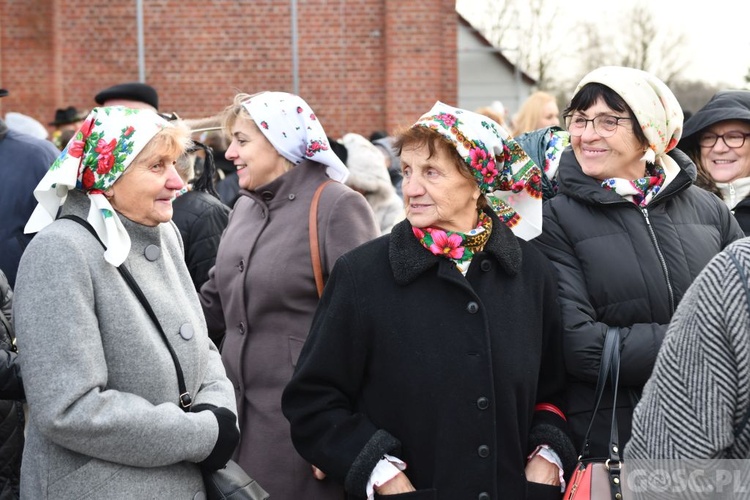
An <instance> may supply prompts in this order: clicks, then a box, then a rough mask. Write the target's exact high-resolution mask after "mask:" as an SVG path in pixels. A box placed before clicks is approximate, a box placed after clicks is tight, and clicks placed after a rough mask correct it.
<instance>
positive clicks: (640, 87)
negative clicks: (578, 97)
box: [573, 66, 684, 177]
mask: <svg viewBox="0 0 750 500" xmlns="http://www.w3.org/2000/svg"><path fill="white" fill-rule="evenodd" d="M587 83H601V84H602V85H606V86H607V87H609V88H611V89H612V90H614V91H615V92H617V94H618V95H619V96H620V97H622V98H623V100H624V101H625V102H626V103H627V105H628V106H629V107H630V109H631V110H632V111H633V114H634V115H635V117H636V119H637V120H638V125H640V127H641V129H642V130H643V133H644V135H645V136H646V138H647V139H648V142H649V145H648V149H646V151H645V154H644V155H643V158H642V159H643V160H645V161H647V162H649V163H655V164H657V165H661V166H662V167H664V169H665V170H666V171H667V176H668V177H669V174H670V172H675V171H679V166H678V165H677V163H676V162H675V161H674V160H673V159H672V158H670V157H669V156H667V153H668V152H669V151H671V150H672V149H674V148H675V146H677V142H678V141H679V140H680V137H681V136H682V123H683V119H684V117H683V114H682V108H681V107H680V103H679V102H678V101H677V98H676V97H675V96H674V94H673V93H672V91H671V90H669V87H667V86H666V85H665V84H664V82H662V81H661V80H659V79H658V78H656V77H655V76H654V75H652V74H651V73H648V72H646V71H642V70H640V69H635V68H626V67H622V66H604V67H601V68H597V69H595V70H594V71H592V72H590V73H589V74H587V75H586V76H584V77H583V79H582V80H581V81H580V82H579V83H578V87H576V90H575V92H574V93H573V94H574V95H575V94H577V93H578V91H579V90H581V88H582V87H583V86H584V85H586V84H587Z"/></svg>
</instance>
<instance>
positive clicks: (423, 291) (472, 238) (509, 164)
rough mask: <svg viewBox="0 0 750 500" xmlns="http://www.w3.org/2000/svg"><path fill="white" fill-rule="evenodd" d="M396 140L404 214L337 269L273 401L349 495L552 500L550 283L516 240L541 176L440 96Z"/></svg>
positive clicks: (564, 455)
mask: <svg viewBox="0 0 750 500" xmlns="http://www.w3.org/2000/svg"><path fill="white" fill-rule="evenodd" d="M396 145H397V147H398V148H399V150H400V156H401V167H402V171H403V176H404V182H403V195H404V203H405V207H406V217H407V219H406V220H405V221H402V222H400V223H399V224H397V225H396V226H395V227H394V228H393V230H392V232H391V233H390V235H388V236H385V237H382V238H379V239H377V240H375V241H373V242H370V243H368V244H366V245H363V246H362V247H360V248H358V249H356V250H354V251H353V252H350V253H348V254H347V255H345V256H344V257H343V258H341V259H340V260H339V262H338V263H337V264H336V267H335V268H334V271H333V274H332V275H331V279H330V281H329V285H328V287H327V288H326V290H325V293H324V294H323V298H322V301H321V304H320V307H319V308H318V311H317V314H316V316H315V320H314V321H313V325H312V329H311V332H310V336H309V338H308V341H307V343H306V344H305V347H304V349H303V351H302V354H301V355H300V359H299V362H298V364H297V370H296V372H295V375H294V377H293V379H292V381H291V382H290V384H289V385H288V386H287V389H286V391H285V393H284V399H283V409H284V414H285V415H286V417H287V418H288V419H289V421H290V422H291V427H292V439H293V440H294V443H295V446H296V447H297V449H298V450H299V451H300V453H301V454H302V455H303V456H304V457H305V458H307V459H308V460H309V461H310V462H312V463H313V464H315V465H316V466H318V467H319V468H320V469H321V470H322V471H323V472H324V473H326V474H328V476H329V477H332V478H333V479H334V480H336V481H337V482H339V483H341V484H343V485H344V488H345V489H346V491H347V492H348V493H349V494H350V495H351V497H353V498H364V497H370V498H372V497H373V496H374V495H376V494H377V495H381V496H384V495H394V494H396V495H397V494H399V493H405V492H409V491H415V490H416V493H412V494H411V495H409V498H420V499H421V498H424V499H443V500H453V499H457V498H479V499H485V500H487V499H491V498H495V499H497V498H503V499H524V498H560V496H561V477H562V470H563V469H564V468H565V467H569V466H571V465H572V463H573V462H574V461H575V453H574V450H573V447H572V443H571V442H570V441H569V439H568V437H567V434H566V424H565V418H566V417H565V412H564V406H563V396H564V387H565V380H564V366H563V360H562V350H561V349H562V347H561V340H562V339H561V336H560V328H559V327H560V323H559V312H558V308H557V292H556V290H557V285H556V282H555V279H554V270H553V269H552V266H551V264H550V263H549V262H548V261H547V259H546V258H545V257H544V256H543V255H542V254H541V253H540V252H539V251H538V250H536V249H535V248H534V247H533V246H531V245H530V244H529V243H527V242H526V241H524V239H528V238H533V237H534V236H536V235H537V234H539V230H540V219H541V203H542V194H541V183H540V174H541V172H540V170H539V168H538V167H537V166H536V165H535V164H534V163H533V162H531V161H530V160H529V158H528V156H526V154H525V153H524V152H523V150H522V149H521V148H520V147H519V146H518V145H517V144H516V143H515V141H513V139H512V138H510V135H509V134H508V132H506V131H505V130H503V129H502V128H501V127H500V126H499V125H498V124H497V123H495V122H494V121H492V120H491V119H489V118H487V117H485V116H482V115H479V114H476V113H473V112H470V111H466V110H462V109H457V108H453V107H451V106H448V105H446V104H443V103H440V102H438V103H437V104H435V106H434V107H433V109H431V110H430V111H429V112H427V113H426V114H425V115H423V116H422V117H421V118H420V119H419V120H418V121H417V122H416V123H415V124H414V125H413V126H412V127H411V128H409V129H408V130H406V131H404V132H403V133H401V134H400V135H398V136H397V142H396ZM514 232H515V234H514Z"/></svg>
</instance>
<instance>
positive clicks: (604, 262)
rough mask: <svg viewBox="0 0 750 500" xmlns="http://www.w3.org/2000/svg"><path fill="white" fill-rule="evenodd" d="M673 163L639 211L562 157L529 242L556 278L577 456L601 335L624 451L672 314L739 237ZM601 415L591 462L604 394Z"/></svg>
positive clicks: (605, 437) (597, 449)
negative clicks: (614, 351)
mask: <svg viewBox="0 0 750 500" xmlns="http://www.w3.org/2000/svg"><path fill="white" fill-rule="evenodd" d="M671 155H672V157H673V158H674V159H675V160H676V161H677V162H678V164H680V166H681V167H682V169H681V171H680V173H679V174H678V175H677V177H676V178H675V179H674V180H672V182H671V183H670V184H669V185H667V186H666V187H665V188H664V190H663V191H661V192H660V193H659V194H658V195H657V196H656V197H655V198H654V199H653V200H652V201H651V203H650V204H649V206H648V208H647V209H643V210H642V209H640V208H639V207H638V206H636V205H635V204H633V203H631V202H630V201H627V200H625V199H624V198H622V197H621V196H620V195H618V194H616V193H614V192H613V191H609V190H606V189H604V188H602V187H601V185H600V183H599V181H597V180H595V179H593V178H591V177H589V176H587V175H585V174H584V173H583V172H582V171H581V167H580V165H579V164H578V162H577V160H576V158H575V156H574V154H573V152H572V150H571V149H570V148H568V149H566V151H565V152H564V153H563V155H562V159H561V162H560V169H559V171H558V172H559V173H558V176H559V181H560V191H559V193H558V194H557V196H555V197H554V198H552V199H551V200H549V201H547V202H546V203H545V206H544V222H543V226H542V227H543V234H542V235H541V236H539V237H538V238H537V239H536V240H534V241H535V243H536V245H537V246H538V247H539V248H540V249H541V250H542V251H543V252H544V253H545V254H546V255H547V256H548V257H549V258H550V260H552V262H553V264H554V265H555V267H556V268H557V271H558V277H559V288H560V290H559V292H560V294H559V295H560V306H561V310H562V319H563V328H564V351H565V361H566V368H567V371H568V374H569V378H568V380H569V383H568V423H569V425H570V427H571V431H572V432H573V434H574V440H575V444H576V446H577V447H578V449H579V450H580V448H581V444H582V441H583V435H584V434H585V432H586V428H587V426H588V424H589V421H590V419H591V410H592V408H593V406H594V401H593V394H594V387H595V384H596V380H597V375H598V370H599V364H600V358H601V353H602V344H603V340H604V336H605V333H606V331H607V327H608V326H615V327H619V328H620V338H621V346H620V347H621V369H620V388H621V391H619V395H618V400H617V407H618V411H617V413H618V424H619V435H620V446H621V447H623V446H624V445H625V443H626V441H627V439H628V438H629V437H630V424H631V418H632V412H633V407H634V405H635V403H636V402H637V399H638V398H639V396H640V391H641V389H642V388H643V385H644V384H645V382H646V380H647V379H648V377H649V375H650V374H651V369H652V368H653V366H654V361H655V360H656V354H657V351H658V350H659V347H660V346H661V343H662V339H663V338H664V334H665V332H666V328H667V324H668V323H669V321H670V319H671V317H672V314H673V313H674V310H675V307H676V306H677V304H678V303H679V301H680V299H681V298H682V296H683V294H684V293H685V291H686V290H687V288H688V287H689V286H690V284H691V283H692V281H693V279H695V277H696V276H697V275H698V273H699V272H700V271H701V269H703V267H704V266H705V265H706V264H707V263H708V261H709V260H710V259H711V258H712V257H713V256H714V255H716V254H717V253H718V252H719V251H720V250H721V249H723V248H724V247H725V246H726V245H727V244H729V243H731V242H732V241H734V240H736V239H738V238H741V237H743V236H744V235H743V233H742V230H741V229H740V227H739V225H738V224H737V221H736V220H735V219H734V217H733V216H732V215H731V213H730V212H729V209H728V208H727V206H726V205H725V204H724V203H722V201H721V200H719V198H717V197H716V196H714V195H713V194H711V193H708V192H706V191H704V190H702V189H700V188H698V187H695V186H693V185H692V180H693V179H692V178H691V175H689V174H688V172H687V171H686V169H688V170H692V171H693V172H694V166H693V165H692V163H691V162H690V160H689V159H688V158H687V156H686V155H684V154H683V153H682V152H679V151H676V152H674V153H671ZM602 408H604V410H600V412H599V415H597V420H596V422H595V424H594V429H593V431H592V436H591V444H592V449H591V451H592V455H593V456H606V453H607V448H608V446H607V442H608V441H609V427H610V418H611V408H612V394H611V392H610V391H605V393H604V397H603V401H602Z"/></svg>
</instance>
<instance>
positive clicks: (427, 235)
mask: <svg viewBox="0 0 750 500" xmlns="http://www.w3.org/2000/svg"><path fill="white" fill-rule="evenodd" d="M412 231H413V232H414V236H416V237H417V239H418V240H419V242H420V243H421V244H422V246H423V247H425V248H426V249H427V250H429V251H430V252H432V253H433V254H434V255H437V256H438V257H445V258H446V259H450V260H452V261H453V262H454V263H455V264H456V266H457V267H458V269H459V270H460V271H461V272H462V273H464V272H466V269H467V268H468V264H469V263H470V262H471V259H472V258H474V254H475V253H477V252H479V251H481V250H482V248H484V244H485V243H486V242H487V239H488V238H489V236H490V233H492V219H490V218H489V216H488V215H487V214H485V213H483V212H482V213H480V215H479V223H478V224H477V227H476V228H474V229H472V230H471V231H469V232H468V233H460V232H458V231H444V230H442V229H438V228H433V227H428V228H425V229H420V228H418V227H412Z"/></svg>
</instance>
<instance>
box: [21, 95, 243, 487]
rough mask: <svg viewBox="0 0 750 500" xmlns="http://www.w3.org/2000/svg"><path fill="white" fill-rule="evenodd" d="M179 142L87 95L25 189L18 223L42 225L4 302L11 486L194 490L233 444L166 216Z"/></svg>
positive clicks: (233, 430) (222, 377)
mask: <svg viewBox="0 0 750 500" xmlns="http://www.w3.org/2000/svg"><path fill="white" fill-rule="evenodd" d="M189 142H190V138H189V131H188V130H187V128H185V127H183V126H180V125H178V124H175V123H170V122H167V121H165V120H164V119H163V118H161V117H160V116H158V115H157V114H156V113H154V112H152V111H148V110H132V109H127V108H123V107H106V108H95V109H94V110H93V111H92V112H91V114H90V115H89V116H88V118H87V119H86V121H85V122H84V124H83V125H82V127H81V129H80V130H79V131H78V132H77V133H76V135H75V136H74V137H73V139H72V140H71V142H70V143H69V144H68V146H67V147H66V148H65V149H64V150H63V152H62V153H61V155H60V157H59V158H58V159H57V160H56V161H55V163H54V164H53V165H52V166H51V167H50V170H49V172H48V173H47V175H46V176H45V177H44V178H43V179H42V181H41V182H40V183H39V185H38V186H37V188H36V190H35V191H34V195H35V196H36V198H37V200H38V201H39V205H38V206H37V209H36V210H35V211H34V213H33V214H32V216H31V219H30V220H29V222H28V223H27V226H26V231H27V232H36V231H39V234H37V235H36V236H35V237H34V239H33V240H32V241H31V244H30V245H29V246H28V247H27V249H26V251H25V253H24V255H23V258H22V259H21V265H20V268H19V273H18V281H17V282H16V290H15V292H16V294H15V303H14V312H15V315H14V319H15V322H16V329H17V335H18V346H19V352H20V355H19V360H20V361H21V368H22V370H23V377H24V380H23V382H24V387H25V390H26V397H27V400H28V403H29V409H30V415H31V418H30V420H29V427H28V437H27V441H26V447H25V449H24V454H23V465H22V470H21V496H22V497H23V498H39V499H47V498H50V499H65V498H85V497H89V498H92V497H99V498H101V497H106V498H120V499H126V498H194V497H195V498H198V497H199V496H201V495H204V494H205V493H204V491H205V489H204V484H203V477H202V475H201V468H203V469H208V470H213V469H218V468H220V467H222V466H224V464H226V462H227V460H229V457H230V456H231V454H232V452H233V451H234V448H235V446H236V445H237V441H238V439H239V431H238V429H237V425H236V417H235V413H236V407H235V399H234V393H233V391H232V385H231V382H230V381H229V380H228V379H227V377H226V374H225V372H224V367H223V366H222V364H221V358H220V356H219V353H218V351H217V350H216V347H214V345H213V343H211V341H210V340H209V338H208V332H207V330H206V322H205V320H204V318H203V314H202V312H201V308H200V304H199V302H198V296H197V294H196V292H195V289H194V288H193V286H192V281H191V279H190V275H189V273H188V270H187V267H186V266H185V262H184V259H183V246H182V240H181V238H180V234H179V232H178V230H177V227H176V226H175V225H174V224H173V223H172V222H171V218H172V198H173V197H174V195H175V192H177V190H179V189H180V188H182V181H181V180H180V177H179V176H178V174H177V171H176V170H175V166H174V162H175V160H176V159H177V158H178V157H179V156H180V155H181V154H182V153H183V152H184V150H185V148H186V146H187V145H188V144H189ZM61 205H62V210H61V214H62V216H61V218H60V219H58V220H54V221H53V219H54V217H55V216H56V215H57V211H58V208H60V206H61ZM71 219H72V220H71ZM118 268H119V269H118ZM119 270H122V273H123V275H121V272H118V271H119ZM125 274H127V276H129V277H130V279H132V280H133V281H134V282H135V286H132V285H130V284H129V282H128V281H126V276H125ZM136 288H137V289H139V290H140V291H141V293H142V294H143V297H144V299H143V300H139V298H138V297H137V295H136V294H135V293H134V291H135V289H136ZM148 304H150V308H151V311H153V313H154V316H153V319H152V318H150V317H149V314H147V311H149V309H148V308H146V305H148ZM178 368H179V369H178Z"/></svg>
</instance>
